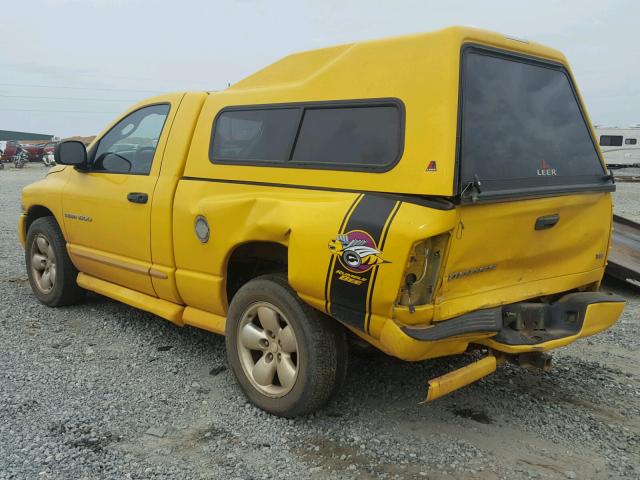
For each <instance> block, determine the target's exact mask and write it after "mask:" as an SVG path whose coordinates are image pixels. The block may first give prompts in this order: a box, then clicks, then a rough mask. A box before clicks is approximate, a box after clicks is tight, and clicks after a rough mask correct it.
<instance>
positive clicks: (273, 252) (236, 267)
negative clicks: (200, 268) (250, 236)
mask: <svg viewBox="0 0 640 480" xmlns="http://www.w3.org/2000/svg"><path fill="white" fill-rule="evenodd" d="M288 264H289V249H288V247H287V246H286V245H283V244H281V243H278V242H273V241H251V242H246V243H241V244H238V245H236V246H235V248H234V249H233V250H232V251H231V253H230V254H229V257H228V259H227V264H226V269H225V293H226V296H227V305H229V304H230V303H231V299H232V298H233V296H234V295H235V294H236V292H237V291H238V290H239V289H240V287H242V285H244V284H245V283H247V282H248V281H250V280H252V279H254V278H256V277H259V276H261V275H265V274H268V273H287V272H288Z"/></svg>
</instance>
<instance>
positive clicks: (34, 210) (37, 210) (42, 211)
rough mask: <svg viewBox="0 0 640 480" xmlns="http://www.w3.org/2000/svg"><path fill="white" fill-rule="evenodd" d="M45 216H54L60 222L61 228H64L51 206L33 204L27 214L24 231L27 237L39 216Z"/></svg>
mask: <svg viewBox="0 0 640 480" xmlns="http://www.w3.org/2000/svg"><path fill="white" fill-rule="evenodd" d="M43 217H53V219H54V220H55V221H56V222H57V223H58V226H59V227H60V230H62V225H60V222H59V221H58V219H57V218H56V216H55V215H54V213H53V212H52V211H51V210H50V209H49V208H47V207H45V206H44V205H33V206H31V207H29V210H28V211H27V213H26V215H25V221H24V232H23V234H24V236H25V238H26V235H27V232H28V231H29V227H30V226H31V224H32V223H33V222H35V221H36V220H37V219H38V218H43Z"/></svg>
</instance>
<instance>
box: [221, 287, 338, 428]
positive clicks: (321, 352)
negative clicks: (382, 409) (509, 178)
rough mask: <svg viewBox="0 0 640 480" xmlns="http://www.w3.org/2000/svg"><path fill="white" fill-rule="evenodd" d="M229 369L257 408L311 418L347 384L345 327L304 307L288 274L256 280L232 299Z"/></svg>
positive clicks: (227, 330)
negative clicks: (339, 387) (343, 384)
mask: <svg viewBox="0 0 640 480" xmlns="http://www.w3.org/2000/svg"><path fill="white" fill-rule="evenodd" d="M226 345H227V356H228V359H229V365H230V366H231V369H232V371H233V373H234V375H235V377H236V379H237V381H238V383H239V384H240V387H241V388H242V390H243V391H244V393H245V394H246V396H247V397H248V398H249V400H251V402H252V403H254V404H255V405H256V406H258V407H260V408H261V409H263V410H266V411H267V412H270V413H273V414H275V415H279V416H284V417H296V416H300V415H305V414H308V413H311V412H313V411H315V410H317V409H318V408H320V407H321V406H322V405H324V404H325V403H326V402H327V400H328V399H329V398H330V397H331V395H332V393H333V392H334V390H335V388H336V387H337V386H338V385H339V384H340V383H341V381H343V379H344V372H345V368H346V363H345V362H346V341H345V335H344V331H343V329H342V327H341V326H340V325H338V324H337V323H336V322H334V321H333V320H331V319H329V318H327V317H325V316H323V315H321V314H320V313H319V312H317V311H315V310H313V309H312V308H311V307H309V306H308V305H307V304H305V303H304V302H302V300H300V298H299V297H298V296H297V295H296V293H295V292H294V291H293V290H292V289H291V287H290V286H289V285H288V283H287V280H286V278H285V277H284V276H283V275H265V276H263V277H259V278H256V279H254V280H251V281H250V282H248V283H247V284H246V285H244V286H243V287H242V288H241V289H240V290H238V292H237V293H236V294H235V296H234V297H233V301H232V302H231V306H230V308H229V315H228V317H227V325H226Z"/></svg>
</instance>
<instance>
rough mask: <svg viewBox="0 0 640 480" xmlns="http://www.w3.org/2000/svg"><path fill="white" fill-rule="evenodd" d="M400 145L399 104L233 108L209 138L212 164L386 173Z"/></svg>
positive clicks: (219, 118)
mask: <svg viewBox="0 0 640 480" xmlns="http://www.w3.org/2000/svg"><path fill="white" fill-rule="evenodd" d="M403 144H404V106H403V104H402V102H401V101H400V100H398V99H373V100H349V101H337V102H305V103H292V104H272V105H255V106H237V107H227V108H225V109H223V110H222V111H221V112H220V113H219V114H218V115H217V116H216V118H215V120H214V123H213V128H212V132H211V143H210V147H209V159H210V160H211V162H213V163H224V164H240V165H260V166H275V167H289V168H314V169H331V170H359V171H377V172H384V171H388V170H390V169H391V168H393V166H394V165H395V164H396V163H397V162H398V161H399V160H400V157H401V155H402V150H403Z"/></svg>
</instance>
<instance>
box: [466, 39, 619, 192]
mask: <svg viewBox="0 0 640 480" xmlns="http://www.w3.org/2000/svg"><path fill="white" fill-rule="evenodd" d="M461 75H462V77H461V97H460V100H461V105H460V115H459V123H460V125H459V142H458V192H459V194H460V198H461V200H462V201H468V200H473V201H477V200H482V199H496V198H508V197H522V196H542V195H552V194H561V193H565V192H573V191H580V190H613V189H614V188H615V187H614V185H613V182H612V180H611V179H610V177H608V176H607V175H606V172H605V170H604V168H603V166H602V163H601V161H600V158H599V156H598V152H597V150H596V146H595V143H594V140H593V137H592V135H591V132H590V130H589V127H588V124H587V122H586V121H585V117H584V114H583V112H582V109H581V107H580V103H579V102H578V97H577V95H576V92H575V89H574V87H573V85H572V83H571V80H570V77H569V75H568V74H567V72H566V71H565V69H564V67H563V66H562V65H560V64H555V63H552V62H546V61H541V60H539V59H534V58H530V57H524V56H520V55H516V54H511V53H506V52H504V51H501V50H496V49H490V48H486V47H479V46H475V45H467V46H465V47H463V49H462V65H461Z"/></svg>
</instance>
